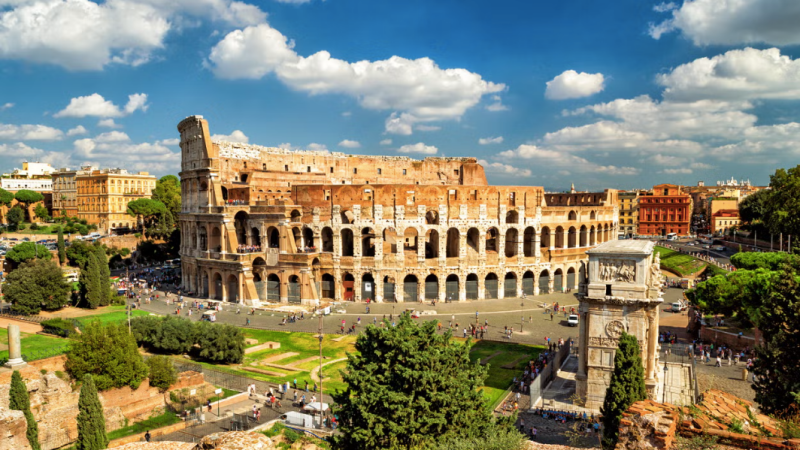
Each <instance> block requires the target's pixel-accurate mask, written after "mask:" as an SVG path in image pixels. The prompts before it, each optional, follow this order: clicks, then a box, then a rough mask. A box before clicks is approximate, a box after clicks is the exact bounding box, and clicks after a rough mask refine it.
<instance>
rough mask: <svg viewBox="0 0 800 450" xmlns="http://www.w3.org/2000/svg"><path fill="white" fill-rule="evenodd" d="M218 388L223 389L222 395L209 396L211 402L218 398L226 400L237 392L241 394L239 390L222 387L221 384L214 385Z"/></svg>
mask: <svg viewBox="0 0 800 450" xmlns="http://www.w3.org/2000/svg"><path fill="white" fill-rule="evenodd" d="M214 387H215V388H217V389H222V395H215V396H213V397H209V398H208V399H209V400H211V403H214V402H216V401H217V400H225V399H226V398H228V397H232V396H234V395H236V394H239V393H240V392H239V391H232V390H230V389H225V388H221V387H219V386H214Z"/></svg>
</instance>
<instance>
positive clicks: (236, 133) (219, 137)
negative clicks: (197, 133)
mask: <svg viewBox="0 0 800 450" xmlns="http://www.w3.org/2000/svg"><path fill="white" fill-rule="evenodd" d="M211 139H212V140H214V141H224V142H241V143H242V144H247V143H249V142H250V138H249V137H247V135H245V134H244V133H243V132H242V130H233V133H231V134H215V135H212V136H211Z"/></svg>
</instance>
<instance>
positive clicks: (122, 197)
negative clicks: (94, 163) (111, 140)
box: [75, 169, 156, 233]
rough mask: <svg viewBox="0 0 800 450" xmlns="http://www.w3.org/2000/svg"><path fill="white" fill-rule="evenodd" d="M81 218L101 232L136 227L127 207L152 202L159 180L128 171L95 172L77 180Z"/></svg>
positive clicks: (105, 170) (91, 171) (146, 174)
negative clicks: (147, 199)
mask: <svg viewBox="0 0 800 450" xmlns="http://www.w3.org/2000/svg"><path fill="white" fill-rule="evenodd" d="M75 187H76V191H77V193H76V195H77V206H78V218H80V219H86V221H87V223H89V224H93V225H97V228H98V230H100V231H101V232H105V233H108V232H112V231H114V230H119V229H133V228H136V227H137V224H136V219H135V218H134V217H131V216H129V215H128V213H127V211H128V203H129V202H131V201H133V200H137V199H140V198H150V197H151V196H152V192H153V189H155V187H156V177H155V176H153V175H150V174H149V173H147V172H138V173H128V171H127V170H125V169H99V170H98V169H93V170H86V171H83V173H77V174H76V176H75Z"/></svg>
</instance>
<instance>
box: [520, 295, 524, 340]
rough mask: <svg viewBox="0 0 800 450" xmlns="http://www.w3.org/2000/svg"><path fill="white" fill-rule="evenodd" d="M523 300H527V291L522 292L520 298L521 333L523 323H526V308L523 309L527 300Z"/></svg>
mask: <svg viewBox="0 0 800 450" xmlns="http://www.w3.org/2000/svg"><path fill="white" fill-rule="evenodd" d="M523 300H525V293H524V292H523V293H522V297H520V298H519V317H520V319H519V332H520V333H522V324H524V323H525V310H524V309H523V307H524V306H525V302H523Z"/></svg>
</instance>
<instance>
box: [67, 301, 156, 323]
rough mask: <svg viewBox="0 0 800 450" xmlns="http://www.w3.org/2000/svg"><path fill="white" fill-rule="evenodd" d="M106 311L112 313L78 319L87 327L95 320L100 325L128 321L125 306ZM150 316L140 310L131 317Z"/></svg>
mask: <svg viewBox="0 0 800 450" xmlns="http://www.w3.org/2000/svg"><path fill="white" fill-rule="evenodd" d="M112 308H113V309H116V308H118V310H117V311H114V310H113V309H112ZM105 311H110V312H103V313H101V314H95V315H93V316H83V317H78V318H77V319H78V322H80V323H81V324H83V325H84V326H85V325H86V324H87V323H89V322H93V321H95V320H99V321H100V323H102V324H107V323H112V322H124V321H126V320H128V314H127V313H126V312H125V306H109V307H108V308H106V310H105ZM149 314H150V313H148V312H146V311H142V310H140V309H134V310H133V311H132V312H131V317H139V316H147V315H149Z"/></svg>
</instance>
